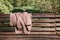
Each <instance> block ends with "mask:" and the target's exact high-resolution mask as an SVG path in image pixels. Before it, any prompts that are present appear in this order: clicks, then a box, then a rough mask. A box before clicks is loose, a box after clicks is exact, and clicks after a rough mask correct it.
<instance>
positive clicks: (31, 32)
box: [31, 32, 56, 35]
mask: <svg viewBox="0 0 60 40" xmlns="http://www.w3.org/2000/svg"><path fill="white" fill-rule="evenodd" d="M31 34H45V35H46V34H56V33H55V32H31Z"/></svg>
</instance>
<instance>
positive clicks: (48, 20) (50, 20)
mask: <svg viewBox="0 0 60 40" xmlns="http://www.w3.org/2000/svg"><path fill="white" fill-rule="evenodd" d="M32 22H55V19H42V20H32Z"/></svg>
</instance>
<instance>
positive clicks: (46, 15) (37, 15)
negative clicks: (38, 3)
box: [32, 14, 55, 18]
mask: <svg viewBox="0 0 60 40" xmlns="http://www.w3.org/2000/svg"><path fill="white" fill-rule="evenodd" d="M32 16H33V17H39V18H40V17H44V18H46V17H55V16H54V14H33V15H32Z"/></svg>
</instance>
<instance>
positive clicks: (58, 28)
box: [32, 27, 60, 32]
mask: <svg viewBox="0 0 60 40" xmlns="http://www.w3.org/2000/svg"><path fill="white" fill-rule="evenodd" d="M56 30H59V31H60V27H56ZM35 31H36V32H41V31H43V32H44V31H48V32H49V31H55V27H54V28H39V27H34V28H32V32H35Z"/></svg>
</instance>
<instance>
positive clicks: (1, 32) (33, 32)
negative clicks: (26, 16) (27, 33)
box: [0, 32, 56, 34]
mask: <svg viewBox="0 0 60 40" xmlns="http://www.w3.org/2000/svg"><path fill="white" fill-rule="evenodd" d="M0 34H23V33H15V32H0ZM31 34H56V33H55V32H31Z"/></svg>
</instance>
